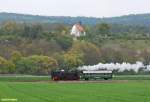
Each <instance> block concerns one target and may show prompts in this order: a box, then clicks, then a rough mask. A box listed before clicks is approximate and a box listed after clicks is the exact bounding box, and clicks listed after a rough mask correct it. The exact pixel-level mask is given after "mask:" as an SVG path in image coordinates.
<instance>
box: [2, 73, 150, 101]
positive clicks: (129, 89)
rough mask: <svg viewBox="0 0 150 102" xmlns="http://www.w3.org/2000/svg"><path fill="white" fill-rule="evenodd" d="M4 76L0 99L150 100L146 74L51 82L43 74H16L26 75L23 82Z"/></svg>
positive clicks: (148, 82) (149, 83)
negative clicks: (106, 79) (93, 81)
mask: <svg viewBox="0 0 150 102" xmlns="http://www.w3.org/2000/svg"><path fill="white" fill-rule="evenodd" d="M134 77H136V79H137V77H140V78H141V77H143V78H144V80H142V78H141V80H136V79H135V80H133V79H131V78H134ZM3 78H4V77H0V102H3V101H5V102H12V101H16V102H83V101H85V102H149V100H150V81H149V77H148V76H128V78H129V79H131V80H125V79H126V78H127V76H121V77H119V76H117V77H115V78H114V79H113V80H112V81H100V82H98V83H91V82H85V83H67V82H66V83H59V82H51V81H48V79H49V77H46V76H45V77H44V76H43V77H33V76H26V78H25V77H19V78H22V79H24V78H25V79H26V81H24V82H23V81H22V82H19V81H20V80H21V79H19V81H17V79H16V77H11V78H12V79H13V78H14V79H15V80H13V82H10V81H9V80H10V79H9V78H10V77H9V78H7V77H5V80H2V79H3ZM27 78H29V79H30V78H32V80H33V82H32V81H31V79H30V81H28V82H27ZM39 78H43V79H45V81H42V79H39ZM119 78H120V79H121V78H122V80H120V79H119ZM146 78H147V79H146ZM6 79H7V80H6ZM8 79H9V80H8ZM12 79H11V80H12ZM35 79H36V80H35ZM37 80H38V81H37ZM46 80H47V81H46ZM35 81H36V82H35Z"/></svg>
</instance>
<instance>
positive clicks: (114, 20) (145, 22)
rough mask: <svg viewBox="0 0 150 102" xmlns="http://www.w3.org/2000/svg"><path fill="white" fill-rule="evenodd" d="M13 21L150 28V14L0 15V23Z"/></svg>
mask: <svg viewBox="0 0 150 102" xmlns="http://www.w3.org/2000/svg"><path fill="white" fill-rule="evenodd" d="M7 20H13V21H16V22H30V23H35V22H40V23H64V24H74V23H75V22H78V21H82V22H83V24H86V25H87V24H89V25H95V24H97V23H103V22H105V23H109V24H126V25H141V26H150V14H136V15H126V16H120V17H110V18H94V17H69V16H68V17H65V16H39V15H27V14H15V13H0V22H1V23H2V22H4V21H7Z"/></svg>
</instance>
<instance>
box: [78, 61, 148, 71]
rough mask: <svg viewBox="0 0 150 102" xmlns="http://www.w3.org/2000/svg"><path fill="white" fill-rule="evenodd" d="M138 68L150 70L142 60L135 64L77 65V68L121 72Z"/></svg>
mask: <svg viewBox="0 0 150 102" xmlns="http://www.w3.org/2000/svg"><path fill="white" fill-rule="evenodd" d="M140 68H147V69H146V71H150V65H147V66H144V64H143V63H142V62H139V61H137V62H136V63H135V64H130V63H126V62H123V63H121V64H120V63H106V64H103V63H99V64H97V65H92V66H90V65H89V66H80V67H78V69H79V70H101V69H107V70H118V71H119V72H123V71H125V70H128V71H130V70H133V71H135V72H138V70H139V69H140Z"/></svg>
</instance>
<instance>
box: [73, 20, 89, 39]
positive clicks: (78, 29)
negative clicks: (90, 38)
mask: <svg viewBox="0 0 150 102" xmlns="http://www.w3.org/2000/svg"><path fill="white" fill-rule="evenodd" d="M85 34H86V33H85V29H84V27H83V26H82V24H81V23H80V22H79V23H76V24H74V25H73V27H72V29H71V35H72V36H74V37H75V38H78V37H80V36H85Z"/></svg>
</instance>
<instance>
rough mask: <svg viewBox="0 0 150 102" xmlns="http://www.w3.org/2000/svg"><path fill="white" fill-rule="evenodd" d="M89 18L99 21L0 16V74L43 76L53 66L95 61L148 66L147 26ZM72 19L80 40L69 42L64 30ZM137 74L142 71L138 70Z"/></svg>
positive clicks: (92, 63)
mask: <svg viewBox="0 0 150 102" xmlns="http://www.w3.org/2000/svg"><path fill="white" fill-rule="evenodd" d="M131 18H132V17H131ZM64 19H65V20H64ZM110 19H114V18H110ZM115 19H117V18H115ZM95 20H98V21H99V19H95V18H84V17H82V18H79V17H78V18H71V17H41V16H31V15H18V14H7V13H1V14H0V21H1V24H0V66H1V67H0V73H1V74H10V73H13V74H34V75H37V74H38V75H46V74H49V73H50V71H51V70H52V69H56V68H69V69H73V68H77V67H78V66H82V65H94V64H97V63H99V62H102V63H111V62H113V63H116V62H118V63H122V62H129V63H135V62H136V61H141V62H143V63H144V64H145V65H148V64H149V62H150V46H149V45H150V30H149V27H148V26H147V24H144V25H126V24H119V23H118V24H109V23H107V22H103V23H100V22H98V21H95ZM119 20H120V18H118V22H119ZM70 21H72V22H70ZM77 21H82V22H83V26H84V28H85V31H86V36H81V37H79V38H78V39H77V40H74V39H73V37H72V36H71V35H70V30H71V27H72V24H73V22H77ZM132 21H134V20H132ZM65 22H67V23H65ZM68 22H69V23H70V24H68ZM85 22H88V23H85ZM91 22H94V23H91ZM137 22H138V20H137ZM89 24H90V25H89ZM131 72H132V74H133V73H135V72H133V71H131ZM139 73H141V74H142V73H144V70H143V69H140V71H139Z"/></svg>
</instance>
